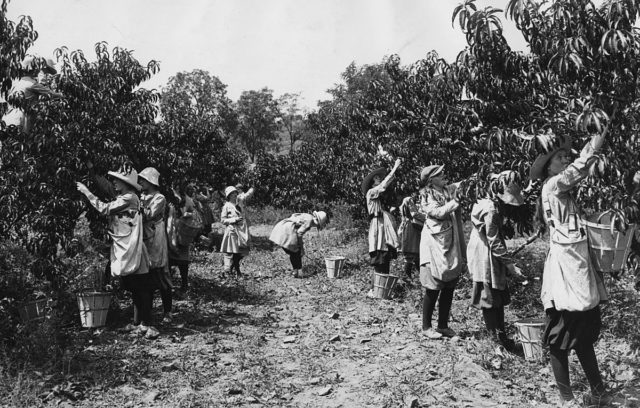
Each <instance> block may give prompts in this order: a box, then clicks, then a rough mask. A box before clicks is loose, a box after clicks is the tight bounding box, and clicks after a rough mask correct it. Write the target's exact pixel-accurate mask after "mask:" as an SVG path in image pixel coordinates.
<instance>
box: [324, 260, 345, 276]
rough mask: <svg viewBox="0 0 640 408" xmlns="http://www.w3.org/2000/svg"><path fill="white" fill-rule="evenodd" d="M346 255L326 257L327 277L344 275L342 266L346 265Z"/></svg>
mask: <svg viewBox="0 0 640 408" xmlns="http://www.w3.org/2000/svg"><path fill="white" fill-rule="evenodd" d="M344 262H345V258H344V256H329V257H326V258H324V263H325V265H326V267H327V277H329V278H339V277H341V275H342V267H343V266H344Z"/></svg>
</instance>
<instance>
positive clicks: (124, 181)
mask: <svg viewBox="0 0 640 408" xmlns="http://www.w3.org/2000/svg"><path fill="white" fill-rule="evenodd" d="M107 174H108V175H109V176H111V177H113V178H117V179H118V180H120V181H122V182H123V183H126V184H128V185H130V186H131V187H133V188H135V189H136V190H138V191H140V190H142V186H141V185H140V184H138V183H132V182H131V181H129V180H127V178H126V177H123V176H122V175H121V174H120V173H116V172H115V171H109V172H107Z"/></svg>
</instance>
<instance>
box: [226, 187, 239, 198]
mask: <svg viewBox="0 0 640 408" xmlns="http://www.w3.org/2000/svg"><path fill="white" fill-rule="evenodd" d="M237 192H238V189H237V188H235V187H234V186H229V187H227V188H225V189H224V197H225V198H229V195H230V194H231V193H237Z"/></svg>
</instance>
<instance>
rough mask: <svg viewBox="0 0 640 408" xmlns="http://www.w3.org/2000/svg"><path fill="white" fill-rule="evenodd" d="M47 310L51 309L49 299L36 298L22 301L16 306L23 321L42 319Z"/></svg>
mask: <svg viewBox="0 0 640 408" xmlns="http://www.w3.org/2000/svg"><path fill="white" fill-rule="evenodd" d="M49 311H51V300H50V299H38V300H32V301H30V302H24V303H22V304H21V305H20V307H19V308H18V313H19V314H20V319H21V320H22V321H23V322H24V323H29V322H34V321H38V320H42V319H44V318H45V316H46V315H47V313H48V312H49Z"/></svg>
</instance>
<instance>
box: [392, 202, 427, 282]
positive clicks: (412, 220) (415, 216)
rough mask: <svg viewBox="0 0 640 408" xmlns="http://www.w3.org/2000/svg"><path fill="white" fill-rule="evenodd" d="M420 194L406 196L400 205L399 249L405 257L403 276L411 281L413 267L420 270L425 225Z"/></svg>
mask: <svg viewBox="0 0 640 408" xmlns="http://www.w3.org/2000/svg"><path fill="white" fill-rule="evenodd" d="M417 200H418V194H417V193H415V194H413V195H411V196H409V197H405V198H404V199H403V200H402V204H401V205H400V216H401V217H402V219H401V221H400V226H399V227H398V238H399V247H398V250H399V251H400V253H402V257H403V258H404V269H403V278H405V279H407V281H408V282H411V280H412V279H413V269H414V268H415V269H416V270H417V271H418V272H419V271H420V235H421V233H422V227H423V225H424V218H425V217H424V214H422V213H421V212H420V211H419V209H418V203H417Z"/></svg>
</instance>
